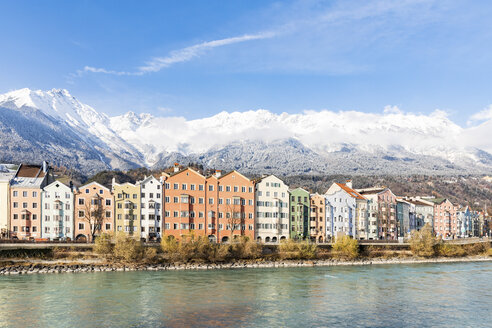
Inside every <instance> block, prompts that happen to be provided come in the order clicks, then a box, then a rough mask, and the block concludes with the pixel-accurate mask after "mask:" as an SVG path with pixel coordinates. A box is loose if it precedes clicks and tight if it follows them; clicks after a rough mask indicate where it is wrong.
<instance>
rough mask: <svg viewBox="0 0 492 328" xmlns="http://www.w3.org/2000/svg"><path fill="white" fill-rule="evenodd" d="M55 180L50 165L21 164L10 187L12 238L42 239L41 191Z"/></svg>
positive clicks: (44, 163)
mask: <svg viewBox="0 0 492 328" xmlns="http://www.w3.org/2000/svg"><path fill="white" fill-rule="evenodd" d="M53 181H54V178H53V176H52V174H51V170H50V168H49V167H48V163H46V162H43V165H28V164H21V165H20V166H19V168H18V170H17V172H16V174H15V177H14V178H13V179H12V180H11V186H10V201H11V208H10V229H11V231H10V236H12V238H18V239H37V238H41V224H42V222H41V191H42V188H44V187H45V186H46V185H48V184H49V183H51V182H53Z"/></svg>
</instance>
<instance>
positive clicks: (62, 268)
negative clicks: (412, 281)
mask: <svg viewBox="0 0 492 328" xmlns="http://www.w3.org/2000/svg"><path fill="white" fill-rule="evenodd" d="M9 262H10V263H3V266H2V267H0V275H19V274H43V273H82V272H111V271H118V272H121V271H176V270H223V269H229V270H231V269H252V268H293V267H328V266H365V265H394V264H423V263H453V262H492V257H490V256H471V257H457V258H430V259H424V258H405V259H397V258H394V259H383V258H381V259H378V258H376V259H361V260H354V261H343V260H315V261H303V260H288V261H265V262H262V261H256V262H251V261H239V262H234V263H213V264H202V263H186V264H169V263H166V264H150V265H141V264H140V265H139V264H136V265H128V264H126V265H125V264H119V263H111V264H110V263H102V262H101V261H94V260H86V261H76V262H75V261H22V262H16V261H9Z"/></svg>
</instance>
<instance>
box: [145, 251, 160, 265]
mask: <svg viewBox="0 0 492 328" xmlns="http://www.w3.org/2000/svg"><path fill="white" fill-rule="evenodd" d="M143 258H144V260H145V261H146V262H150V263H154V262H156V261H157V259H158V257H157V249H156V248H154V247H145V249H144V253H143Z"/></svg>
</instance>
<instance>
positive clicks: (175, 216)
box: [162, 165, 254, 242]
mask: <svg viewBox="0 0 492 328" xmlns="http://www.w3.org/2000/svg"><path fill="white" fill-rule="evenodd" d="M162 180H163V183H164V189H163V198H164V199H163V214H164V215H163V229H162V230H163V236H173V237H175V238H178V239H179V238H181V237H182V236H190V235H194V236H207V237H208V238H209V239H210V240H212V241H222V242H226V241H228V240H229V239H230V238H231V237H233V236H237V235H244V236H249V237H250V238H254V215H253V213H254V185H253V182H252V181H251V180H249V179H247V178H246V177H244V176H243V175H241V174H240V173H238V172H236V171H232V172H229V173H228V174H226V175H224V176H221V175H220V171H217V172H216V174H214V175H211V176H208V177H205V176H204V175H202V174H200V173H199V172H197V171H195V170H194V169H192V168H185V169H183V170H179V168H178V166H177V165H175V171H174V172H173V173H172V174H170V175H168V174H163V175H162Z"/></svg>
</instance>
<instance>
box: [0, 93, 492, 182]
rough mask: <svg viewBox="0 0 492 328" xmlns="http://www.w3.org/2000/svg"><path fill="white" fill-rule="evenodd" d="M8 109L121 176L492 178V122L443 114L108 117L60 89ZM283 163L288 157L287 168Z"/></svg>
mask: <svg viewBox="0 0 492 328" xmlns="http://www.w3.org/2000/svg"><path fill="white" fill-rule="evenodd" d="M0 107H4V108H9V109H12V110H14V111H18V112H19V113H20V112H22V111H23V110H24V109H32V110H36V111H40V112H42V113H43V114H44V115H46V116H47V117H50V118H52V119H53V120H54V121H56V122H59V123H63V124H64V125H65V126H66V127H67V129H68V130H67V131H70V133H75V134H76V135H77V136H78V137H79V138H80V139H81V140H84V142H86V143H87V145H89V147H93V148H94V149H96V150H97V151H99V155H98V156H101V161H105V162H108V161H109V162H110V165H111V167H113V168H119V167H121V165H123V164H124V166H128V165H137V166H138V165H143V164H145V165H147V166H153V167H159V166H163V165H168V164H169V161H172V160H173V159H174V160H177V159H180V160H183V161H185V160H187V161H198V162H202V163H203V164H205V165H213V166H219V164H221V163H222V164H223V165H224V166H225V167H227V168H241V169H243V170H246V169H247V167H250V168H253V167H254V168H255V169H258V170H259V169H268V170H270V169H271V170H272V171H271V172H275V170H277V171H285V170H287V169H288V170H290V171H293V170H294V167H297V166H299V165H301V166H302V163H307V164H306V165H307V166H309V167H301V168H299V170H298V171H299V172H309V171H311V172H323V171H326V170H327V169H332V170H333V169H341V168H345V167H346V166H347V165H348V166H349V167H348V171H349V172H352V171H356V172H373V170H375V169H377V170H385V167H386V166H387V165H390V166H391V167H393V168H398V170H400V171H405V170H408V171H415V170H416V172H418V169H419V168H423V167H425V169H426V170H427V171H426V172H440V173H443V172H444V173H445V172H446V170H455V171H459V170H467V169H470V170H472V169H473V170H474V171H477V170H478V171H484V170H485V171H486V170H491V169H492V155H490V153H491V152H492V142H491V141H490V140H491V139H492V138H490V137H491V136H492V133H491V129H490V127H491V126H492V121H490V120H489V121H486V122H483V123H481V124H479V125H475V126H470V127H466V128H463V127H461V126H459V125H457V124H455V123H454V122H452V121H451V120H450V119H449V118H448V116H447V114H446V113H445V112H443V111H439V110H436V111H434V112H433V113H431V114H428V115H427V114H416V113H404V112H402V111H400V110H399V109H398V108H396V107H387V108H385V110H384V111H383V112H381V113H364V112H358V111H338V112H335V111H329V110H322V111H304V112H303V113H300V114H287V113H282V114H275V113H272V112H269V111H267V110H263V109H260V110H250V111H246V112H231V113H229V112H225V111H224V112H221V113H219V114H217V115H214V116H211V117H207V118H202V119H196V120H187V119H185V118H183V117H154V116H152V115H150V114H136V113H133V112H128V113H126V114H124V115H120V116H116V117H108V116H107V115H106V114H103V113H99V112H97V111H96V110H95V109H94V108H92V107H90V106H88V105H85V104H83V103H81V102H79V101H78V100H77V99H76V98H74V97H73V96H71V95H70V93H69V92H68V91H67V90H57V89H53V90H50V91H32V90H29V89H21V90H17V91H12V92H9V93H6V94H4V95H0ZM26 113H28V112H25V113H24V114H25V115H31V116H32V115H33V114H26ZM9 115H12V114H11V113H9ZM482 116H483V115H482ZM9 117H10V116H9ZM0 123H1V122H0ZM5 124H7V125H8V124H10V123H9V122H7V123H5ZM28 141H29V140H27V141H26V142H28ZM32 142H33V143H34V142H35V140H33V141H32ZM84 147H86V146H84ZM55 148H56V147H55ZM64 149H65V154H67V153H69V152H67V150H66V148H64ZM253 150H254V151H253ZM283 156H288V161H289V163H288V164H287V163H286V162H285V160H283V159H282V158H283ZM381 163H383V165H382V164H381ZM414 169H415V170H414ZM284 173H288V172H284Z"/></svg>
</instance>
